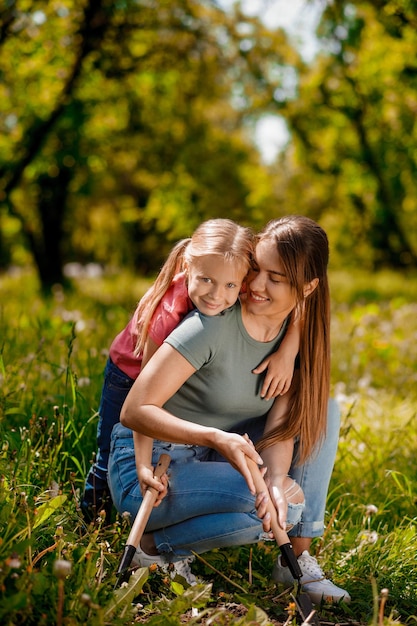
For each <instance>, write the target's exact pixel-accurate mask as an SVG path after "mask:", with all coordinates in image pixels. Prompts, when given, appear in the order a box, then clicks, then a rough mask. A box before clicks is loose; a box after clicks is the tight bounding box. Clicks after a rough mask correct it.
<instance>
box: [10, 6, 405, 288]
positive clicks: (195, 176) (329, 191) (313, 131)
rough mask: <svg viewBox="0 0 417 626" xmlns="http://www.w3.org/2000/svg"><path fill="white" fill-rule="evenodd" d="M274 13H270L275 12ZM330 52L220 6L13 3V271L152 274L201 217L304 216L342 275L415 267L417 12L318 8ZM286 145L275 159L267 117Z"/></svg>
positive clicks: (46, 283)
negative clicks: (356, 267) (263, 131)
mask: <svg viewBox="0 0 417 626" xmlns="http://www.w3.org/2000/svg"><path fill="white" fill-rule="evenodd" d="M273 4H274V1H273V0H269V6H271V5H273ZM316 4H317V7H318V10H320V15H321V19H320V23H319V27H318V31H317V36H318V37H319V41H320V47H319V50H318V53H317V54H316V55H315V56H314V58H312V59H309V60H306V59H305V58H303V56H302V54H301V53H300V51H299V49H298V48H297V44H296V42H294V41H293V40H292V39H291V38H290V37H289V36H288V35H287V34H286V33H285V32H284V31H283V30H282V29H272V28H271V27H268V26H267V25H266V24H265V23H263V22H262V21H261V20H260V18H255V17H249V16H247V15H246V14H245V13H244V12H243V10H242V7H241V6H240V4H239V3H238V2H237V3H236V4H234V5H233V7H231V8H230V7H228V8H227V10H226V9H225V8H224V7H223V5H222V4H221V3H220V2H215V1H214V0H200V1H193V0H160V1H157V0H122V1H116V0H52V1H51V0H50V1H47V0H45V1H44V0H5V2H3V4H2V8H1V9H0V131H1V132H0V203H1V204H0V267H1V268H6V267H8V266H9V265H11V264H15V265H16V264H17V265H24V264H28V263H33V264H34V265H35V266H36V268H37V271H38V274H39V278H40V282H41V285H42V286H43V288H44V289H45V290H47V289H48V288H49V287H50V286H51V285H53V284H54V283H57V282H63V281H64V275H63V267H64V265H65V263H68V262H70V261H74V260H76V261H78V262H81V263H88V262H97V263H100V264H102V265H103V266H113V267H116V268H117V267H120V266H127V267H130V268H132V269H135V270H137V271H138V272H141V273H144V274H146V273H153V272H155V271H156V270H157V269H158V268H159V266H160V264H161V262H162V260H163V259H164V257H165V256H166V254H167V252H168V250H169V249H170V247H171V246H172V243H173V242H174V241H176V240H178V239H180V238H181V237H186V236H188V235H189V234H190V233H191V232H192V230H193V229H194V228H195V227H196V225H197V224H198V223H200V222H201V221H202V220H204V219H208V218H210V217H230V218H232V219H235V220H237V221H238V222H240V223H244V224H248V225H251V226H253V227H254V228H260V227H261V226H263V224H264V223H265V222H266V221H267V220H268V219H271V218H272V217H276V216H279V215H284V214H286V213H302V214H305V215H309V216H310V217H312V218H314V219H317V220H319V221H320V223H321V224H322V225H323V226H324V227H325V228H326V229H327V230H328V232H329V235H330V237H331V240H332V244H333V248H334V250H333V259H334V262H335V263H340V264H342V263H343V265H344V266H346V265H349V264H360V265H361V266H365V267H368V268H369V269H377V268H380V267H384V266H388V267H393V268H408V267H410V268H413V267H415V266H416V264H417V210H416V203H417V188H416V185H417V182H416V181H417V178H416V175H415V173H416V172H415V170H416V167H417V144H416V135H417V132H416V124H415V119H416V110H417V55H416V52H417V28H416V26H417V8H413V7H414V3H409V2H408V1H407V0H392V1H390V2H383V1H380V2H379V1H375V2H356V1H353V2H342V1H340V2H339V1H337V0H334V1H333V2H331V3H330V2H320V3H316ZM265 114H269V115H271V114H272V115H279V116H281V118H282V119H284V120H285V122H286V124H287V127H288V130H289V133H290V139H289V141H288V143H287V144H286V146H285V147H283V149H282V150H281V151H280V152H279V154H278V155H277V158H276V160H275V161H274V162H273V163H268V164H266V163H264V162H263V161H262V158H261V155H260V154H259V151H258V150H257V148H256V146H255V144H254V141H253V130H254V125H255V123H256V121H257V120H258V119H260V118H261V117H262V116H263V115H265Z"/></svg>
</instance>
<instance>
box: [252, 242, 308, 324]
mask: <svg viewBox="0 0 417 626" xmlns="http://www.w3.org/2000/svg"><path fill="white" fill-rule="evenodd" d="M246 303H247V310H248V312H250V313H253V314H255V315H266V316H268V317H273V318H274V319H275V320H277V321H281V320H282V321H283V320H284V319H285V318H286V317H287V315H288V314H289V313H290V312H291V311H292V310H293V309H294V307H295V305H296V293H295V289H294V288H293V287H291V285H290V284H289V282H288V279H287V277H286V276H285V273H284V270H283V267H282V265H281V262H280V259H279V256H278V252H277V249H276V246H275V244H274V242H272V241H268V240H265V241H260V242H259V243H258V244H257V246H256V250H255V255H254V262H253V267H252V269H251V270H250V271H249V275H248V278H247V300H246Z"/></svg>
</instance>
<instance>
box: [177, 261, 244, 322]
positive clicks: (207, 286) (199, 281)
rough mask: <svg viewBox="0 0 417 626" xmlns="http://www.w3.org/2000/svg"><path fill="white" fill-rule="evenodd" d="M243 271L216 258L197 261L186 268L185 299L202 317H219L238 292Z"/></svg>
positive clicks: (233, 301)
mask: <svg viewBox="0 0 417 626" xmlns="http://www.w3.org/2000/svg"><path fill="white" fill-rule="evenodd" d="M245 276H246V268H243V267H242V266H241V265H238V264H237V263H236V262H234V261H225V260H224V259H223V258H222V257H220V256H217V255H215V254H212V255H206V256H204V257H199V258H198V257H197V258H195V259H193V262H192V263H191V264H190V265H189V266H188V267H187V277H188V295H189V297H190V299H191V301H192V302H193V304H194V306H195V307H196V308H197V309H198V310H199V311H200V312H201V313H203V314H204V315H218V314H219V313H221V312H222V311H224V310H225V309H227V308H229V307H230V306H232V305H233V304H234V303H235V302H236V300H237V298H238V296H239V292H240V288H241V286H242V281H243V279H244V278H245Z"/></svg>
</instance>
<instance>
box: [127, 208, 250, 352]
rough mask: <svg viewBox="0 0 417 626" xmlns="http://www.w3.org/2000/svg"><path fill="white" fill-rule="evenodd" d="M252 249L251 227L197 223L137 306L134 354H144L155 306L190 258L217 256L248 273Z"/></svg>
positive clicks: (227, 222)
mask: <svg viewBox="0 0 417 626" xmlns="http://www.w3.org/2000/svg"><path fill="white" fill-rule="evenodd" d="M253 249H254V234H253V231H252V230H251V229H250V228H246V227H244V226H239V224H236V222H233V221H232V220H229V219H222V218H218V219H212V220H207V221H206V222H203V223H202V224H200V226H199V227H198V228H197V229H196V230H195V231H194V233H193V235H192V236H191V237H190V238H189V239H182V240H181V241H179V242H178V243H177V244H176V245H175V246H174V248H173V249H172V250H171V252H170V254H169V256H168V258H167V260H166V261H165V263H164V265H163V266H162V268H161V270H160V272H159V274H158V276H157V278H156V280H155V282H154V284H153V285H152V287H151V288H150V289H149V290H148V291H147V292H146V293H145V295H144V296H143V298H142V299H141V301H140V303H139V305H138V340H137V343H136V348H135V355H136V356H138V355H139V354H141V353H142V352H143V348H144V345H145V342H146V338H147V335H148V330H149V325H150V323H151V320H152V316H153V314H154V313H155V310H156V308H157V306H158V304H159V303H160V302H161V300H162V298H163V297H164V295H165V294H166V292H167V290H168V288H169V286H170V285H171V283H172V280H173V278H174V276H175V275H176V274H178V273H179V272H182V271H184V269H185V267H186V266H187V265H188V266H189V265H191V264H192V262H193V259H195V258H197V257H202V256H206V255H218V256H221V257H223V258H224V259H225V260H226V261H228V262H230V263H236V264H237V265H238V266H240V267H242V269H243V270H245V271H246V272H247V271H248V270H249V267H250V263H251V259H252V256H253Z"/></svg>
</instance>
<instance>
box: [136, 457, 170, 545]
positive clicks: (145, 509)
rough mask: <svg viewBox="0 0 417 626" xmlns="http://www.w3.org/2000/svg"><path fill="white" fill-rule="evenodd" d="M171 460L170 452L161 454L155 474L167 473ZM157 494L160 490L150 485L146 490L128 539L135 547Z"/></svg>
mask: <svg viewBox="0 0 417 626" xmlns="http://www.w3.org/2000/svg"><path fill="white" fill-rule="evenodd" d="M170 462H171V457H170V456H169V454H161V456H160V457H159V461H158V463H157V465H156V467H155V471H154V476H156V477H157V478H161V476H163V474H165V472H166V471H167V469H168V467H169V464H170ZM157 496H158V490H157V489H154V488H153V487H148V489H147V490H146V491H145V495H144V496H143V500H142V504H141V505H140V508H139V511H138V513H137V515H136V518H135V521H134V522H133V525H132V528H131V530H130V533H129V537H128V539H127V543H128V545H131V546H135V548H137V547H138V545H139V542H140V540H141V538H142V535H143V532H144V530H145V526H146V524H147V523H148V519H149V516H150V514H151V513H152V509H153V505H154V504H155V500H156V498H157Z"/></svg>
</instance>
